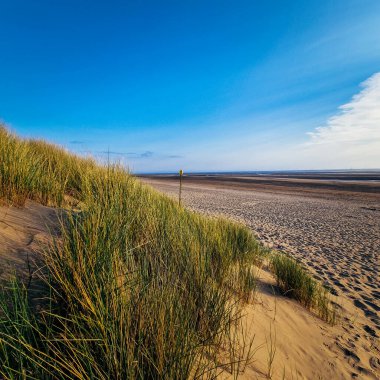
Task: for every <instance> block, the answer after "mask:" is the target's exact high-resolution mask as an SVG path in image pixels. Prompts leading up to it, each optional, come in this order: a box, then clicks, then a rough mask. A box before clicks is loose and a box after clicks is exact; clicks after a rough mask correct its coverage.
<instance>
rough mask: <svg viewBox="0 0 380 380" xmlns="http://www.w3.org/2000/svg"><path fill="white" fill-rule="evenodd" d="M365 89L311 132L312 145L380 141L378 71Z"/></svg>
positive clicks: (365, 84) (379, 80) (366, 83)
mask: <svg viewBox="0 0 380 380" xmlns="http://www.w3.org/2000/svg"><path fill="white" fill-rule="evenodd" d="M361 86H362V87H363V90H362V91H360V92H359V93H358V94H357V95H355V96H354V97H353V98H352V99H351V101H350V102H348V103H346V104H344V105H342V106H340V107H339V112H338V113H337V114H336V115H335V116H333V117H331V118H329V119H328V121H327V123H326V126H323V127H319V128H316V130H315V131H314V132H310V133H309V135H310V137H311V141H310V142H309V144H311V145H315V144H337V143H338V144H345V143H356V144H363V145H366V144H367V143H368V142H373V141H374V140H378V141H379V142H380V73H376V74H374V75H373V76H371V77H370V78H369V79H367V80H366V81H365V82H363V83H362V85H361Z"/></svg>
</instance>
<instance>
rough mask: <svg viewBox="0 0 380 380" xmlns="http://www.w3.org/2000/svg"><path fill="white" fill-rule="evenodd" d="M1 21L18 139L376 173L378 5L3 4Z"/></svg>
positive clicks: (149, 159)
mask: <svg viewBox="0 0 380 380" xmlns="http://www.w3.org/2000/svg"><path fill="white" fill-rule="evenodd" d="M0 15H1V20H2V22H1V24H0V29H1V33H0V119H1V120H3V121H4V122H5V123H6V124H7V125H9V126H10V127H11V128H12V129H13V130H14V131H16V132H17V133H20V134H21V135H23V136H27V137H43V138H46V139H48V140H50V141H53V142H56V143H58V144H61V145H64V146H65V147H67V148H68V149H70V150H73V151H75V152H78V153H81V154H86V153H91V154H93V155H95V156H97V157H102V156H103V157H104V152H107V151H110V152H111V155H112V157H113V158H115V159H116V160H120V161H122V162H124V163H126V164H127V165H129V167H130V168H131V170H132V171H135V172H156V171H173V170H177V169H178V168H180V167H182V168H184V169H185V170H187V171H201V170H205V171H209V170H272V169H273V170H274V169H326V168H330V169H331V168H363V167H373V168H375V167H377V168H379V167H380V153H379V152H380V133H379V129H380V114H379V112H380V111H379V112H377V111H376V110H380V96H379V94H380V81H379V77H378V76H377V75H376V74H377V73H378V72H379V71H380V1H378V0H371V1H370V0H344V1H343V0H335V1H326V0H319V1H317V0H315V1H314V0H308V1H306V0H304V1H300V0H293V1H286V0H276V1H274V0H268V1H254V0H250V1H238V0H234V1H220V0H219V1H205V0H203V1H174V0H173V1H120V2H119V1H94V0H93V1H72V0H65V1H64V0H62V1H56V0H49V1H48V0H45V1H43V0H34V1H26V0H24V1H19V0H0ZM363 82H364V84H363ZM368 94H369V95H368ZM358 98H359V101H357V99H358ZM355 99H356V100H355ZM337 131H338V132H337Z"/></svg>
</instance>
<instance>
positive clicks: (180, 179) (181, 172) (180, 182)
mask: <svg viewBox="0 0 380 380" xmlns="http://www.w3.org/2000/svg"><path fill="white" fill-rule="evenodd" d="M182 176H183V170H182V169H180V171H179V199H178V204H179V205H180V206H181V195H182Z"/></svg>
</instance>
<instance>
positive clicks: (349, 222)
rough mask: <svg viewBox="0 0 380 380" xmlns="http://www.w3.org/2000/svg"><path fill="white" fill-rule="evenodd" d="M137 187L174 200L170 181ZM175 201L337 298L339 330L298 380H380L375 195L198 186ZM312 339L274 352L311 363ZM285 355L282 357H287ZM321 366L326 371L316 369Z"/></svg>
mask: <svg viewBox="0 0 380 380" xmlns="http://www.w3.org/2000/svg"><path fill="white" fill-rule="evenodd" d="M144 180H145V181H146V182H148V183H149V184H151V185H153V186H154V187H155V188H156V189H158V190H160V191H163V192H165V193H167V194H169V195H172V196H173V197H177V196H178V183H177V181H172V180H168V179H166V180H158V179H152V178H149V179H144ZM244 186H247V185H246V184H245V185H244ZM182 195H183V200H184V203H185V204H186V205H187V206H189V207H191V208H193V209H195V210H198V211H201V212H204V213H207V214H223V215H225V216H227V217H231V218H233V219H237V220H240V221H242V222H244V223H245V224H247V225H248V226H250V227H251V228H252V230H253V231H254V232H255V233H256V234H257V236H258V237H259V239H260V240H261V241H262V242H263V243H264V244H266V245H268V246H271V247H273V248H276V249H281V250H285V251H287V252H289V253H291V254H292V255H293V256H294V257H296V258H297V259H299V260H300V261H302V262H303V263H304V264H305V265H306V266H307V267H308V268H309V269H310V270H311V271H312V272H313V273H314V275H315V276H316V277H317V278H318V279H320V280H321V281H323V282H324V283H325V284H326V285H328V286H329V287H331V289H332V292H333V293H334V294H336V295H337V296H338V302H339V304H340V309H341V317H342V318H341V323H340V325H339V326H336V327H334V329H333V330H330V329H328V330H329V331H330V332H331V334H330V335H329V336H330V342H329V343H328V344H327V346H325V347H326V349H325V352H324V354H323V355H325V357H324V359H323V360H319V364H318V365H317V362H318V360H317V361H316V362H315V363H314V364H313V362H309V364H307V365H306V364H305V366H304V367H303V370H302V371H301V372H302V373H304V376H305V378H311V379H313V378H318V377H314V375H313V376H312V377H310V376H311V374H310V373H308V374H307V369H310V368H314V370H315V371H316V370H317V369H321V371H322V372H321V374H322V375H323V376H322V378H350V377H351V375H352V377H353V378H355V377H356V378H361V379H365V378H367V377H368V378H371V377H372V378H380V377H379V376H380V375H379V374H380V345H379V339H378V338H379V335H380V319H379V311H380V302H379V296H380V279H379V264H380V263H379V247H380V196H379V195H378V194H368V193H352V192H345V193H342V192H340V191H339V192H337V193H334V191H325V190H324V191H323V192H321V191H320V190H318V191H317V192H313V190H312V189H307V191H304V189H303V188H301V189H299V190H295V189H294V188H285V187H283V188H281V189H279V188H275V187H273V186H272V187H270V188H268V187H266V188H265V189H264V188H262V187H259V188H257V187H256V188H242V187H241V186H234V185H232V184H228V185H225V184H223V186H220V184H213V183H211V182H210V181H208V182H207V183H205V184H203V183H202V182H200V181H199V182H198V183H191V182H190V183H185V185H184V188H183V193H182ZM268 302H269V301H268ZM287 314H288V315H293V314H292V313H291V312H289V311H286V312H285V314H284V315H287ZM279 318H280V317H279ZM286 318H287V317H286ZM286 318H285V319H286ZM290 320H291V319H290ZM299 324H301V323H299ZM309 324H310V329H311V328H312V327H311V326H314V325H315V323H314V322H313V321H312V320H309ZM283 328H285V326H282V327H281V329H283ZM285 331H286V329H285ZM314 333H315V332H314ZM314 333H313V334H312V335H311V336H310V335H309V333H308V332H307V331H304V332H303V333H302V334H300V335H299V336H298V338H297V337H294V336H293V337H292V338H291V340H290V339H289V340H288V339H287V338H286V337H285V336H284V337H283V339H284V341H283V342H281V341H280V338H279V337H278V342H279V347H280V346H281V344H283V345H285V346H286V344H288V343H289V344H290V345H293V344H294V343H295V342H302V344H303V343H305V345H306V346H305V345H304V349H305V352H304V353H302V352H301V351H299V352H294V355H293V358H292V359H289V360H290V362H291V361H292V360H293V361H294V362H298V363H300V362H301V363H302V362H303V363H307V361H308V360H309V359H310V355H309V354H308V353H307V352H313V350H311V348H310V345H311V344H314V343H315V341H317V342H318V346H320V344H321V341H320V340H319V338H317V336H314ZM304 337H308V339H304ZM285 346H284V347H285ZM310 350H311V351H310ZM331 353H333V355H335V356H336V360H335V365H336V366H337V368H338V367H339V368H341V371H342V373H341V375H338V374H336V375H335V376H330V375H329V372H326V371H325V369H326V368H327V367H326V366H327V363H328V362H329V360H331V356H330V355H331ZM285 354H286V355H289V350H286V351H284V355H285ZM313 356H314V355H313ZM279 357H281V355H280V354H279ZM322 357H323V356H322ZM322 357H320V358H322ZM300 358H302V359H300ZM299 360H300V361H299ZM321 363H325V364H324V365H323V368H320V367H321ZM285 365H286V364H285ZM329 366H330V365H329ZM325 367H326V368H325ZM343 368H346V372H343ZM314 373H315V374H316V373H317V372H314ZM347 376H348V377H347ZM376 376H377V377H376ZM287 378H288V377H287ZM290 378H291V377H290ZM294 378H297V377H294Z"/></svg>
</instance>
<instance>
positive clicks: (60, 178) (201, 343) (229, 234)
mask: <svg viewBox="0 0 380 380" xmlns="http://www.w3.org/2000/svg"><path fill="white" fill-rule="evenodd" d="M28 199H29V200H35V201H37V202H39V203H42V204H44V205H50V206H53V207H56V208H57V212H58V213H59V215H60V221H61V222H60V235H59V237H58V238H55V239H53V238H52V241H51V244H50V245H49V246H48V247H45V248H44V250H43V251H41V255H42V257H43V259H44V260H43V261H44V264H45V265H46V270H44V271H43V272H41V275H40V276H41V278H40V280H41V281H43V283H44V284H45V287H44V291H43V293H41V294H40V295H39V296H40V299H39V300H36V299H35V296H33V295H32V294H31V292H30V289H28V287H27V286H26V285H25V282H24V281H23V279H17V278H15V279H14V280H13V281H10V282H8V283H5V284H2V288H1V289H0V363H1V366H0V377H2V378H5V379H20V378H21V379H189V378H202V379H207V378H214V377H215V376H216V375H217V374H218V373H219V372H220V368H221V366H223V368H226V366H225V365H226V361H224V362H221V358H225V357H226V353H229V355H227V356H228V360H227V361H228V363H229V366H228V368H230V370H231V372H232V373H233V375H234V376H237V375H238V373H239V371H241V370H242V369H243V368H244V365H245V364H246V363H247V361H248V360H250V358H251V354H252V352H251V347H252V342H250V341H249V340H247V339H246V337H245V332H244V331H243V330H241V331H240V330H239V331H237V330H238V329H240V328H241V326H243V324H242V323H240V320H241V310H242V305H243V304H244V302H249V301H252V299H253V296H254V293H255V289H256V280H255V273H254V271H253V265H254V264H257V263H258V262H259V261H260V260H261V259H262V255H263V254H264V253H266V252H267V250H265V249H264V248H263V247H261V246H260V245H259V244H258V242H257V240H256V239H255V238H254V236H253V235H252V233H251V232H250V231H249V230H248V229H247V228H246V227H244V226H242V225H240V224H237V223H233V222H231V221H227V220H225V219H222V218H210V217H205V216H202V215H200V214H198V213H194V212H192V211H189V210H187V209H185V208H182V207H179V205H178V204H177V203H176V202H174V201H173V200H171V199H169V198H168V197H166V196H164V195H162V194H160V193H158V192H156V191H154V190H153V189H152V188H150V187H148V186H145V185H143V184H141V183H140V182H139V181H137V180H136V179H135V178H134V177H132V176H130V175H129V174H128V172H127V171H126V170H125V169H124V168H123V167H121V166H118V165H101V164H99V163H97V162H95V161H94V160H93V159H91V158H81V157H77V156H75V155H73V154H70V153H68V152H67V151H65V150H64V149H62V148H60V147H57V146H54V145H51V144H47V143H46V142H44V141H40V140H24V139H20V138H18V137H17V136H15V135H13V134H12V133H10V132H9V131H8V130H7V129H6V128H4V127H1V126H0V201H2V202H4V203H8V204H12V205H16V206H22V205H23V204H24V203H25V202H26V200H28ZM74 205H75V207H74ZM271 268H272V270H273V272H274V274H275V276H276V278H277V281H278V283H279V285H280V286H281V288H282V289H283V290H284V291H285V292H286V293H287V294H288V295H290V296H292V297H294V298H295V299H297V300H298V301H299V302H301V303H302V304H303V305H304V306H306V307H308V308H312V309H315V310H318V313H319V315H320V316H321V317H322V318H324V319H326V320H330V319H331V315H332V314H331V309H330V302H329V300H328V297H327V294H326V293H324V290H323V288H322V287H321V286H320V285H319V284H318V283H316V282H315V281H314V280H313V279H312V278H311V277H310V276H309V275H308V274H307V273H306V272H305V271H304V270H303V269H302V268H301V267H300V266H299V264H297V263H296V262H295V261H294V260H292V259H290V258H288V257H286V256H284V255H282V254H276V255H273V256H272V259H271ZM42 273H43V274H42ZM237 336H241V337H243V338H242V339H236V337H237ZM241 342H244V343H243V346H240V345H241Z"/></svg>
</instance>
